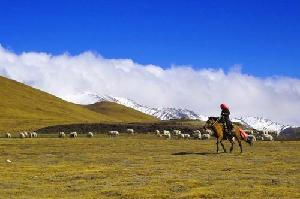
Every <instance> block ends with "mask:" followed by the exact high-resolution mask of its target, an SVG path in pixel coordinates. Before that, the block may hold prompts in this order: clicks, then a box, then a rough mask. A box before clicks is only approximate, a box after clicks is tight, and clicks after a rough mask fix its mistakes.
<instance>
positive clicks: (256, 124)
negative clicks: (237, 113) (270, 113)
mask: <svg viewBox="0 0 300 199" xmlns="http://www.w3.org/2000/svg"><path fill="white" fill-rule="evenodd" d="M236 121H238V122H240V123H242V124H247V125H249V126H250V127H252V128H254V129H257V130H260V131H276V132H281V131H282V130H284V129H286V128H290V127H292V126H290V125H284V124H279V123H277V122H273V121H272V120H269V119H265V118H262V117H252V116H248V117H240V118H236Z"/></svg>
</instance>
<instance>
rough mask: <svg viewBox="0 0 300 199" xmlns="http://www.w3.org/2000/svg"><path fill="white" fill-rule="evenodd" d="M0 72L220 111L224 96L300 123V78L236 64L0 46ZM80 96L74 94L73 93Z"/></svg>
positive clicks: (66, 87) (53, 88)
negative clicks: (246, 70)
mask: <svg viewBox="0 0 300 199" xmlns="http://www.w3.org/2000/svg"><path fill="white" fill-rule="evenodd" d="M0 75H2V76H6V77H8V78H11V79H15V80H17V81H20V82H24V83H26V84H29V85H31V86H33V87H36V88H39V89H41V90H44V91H46V92H49V93H52V94H54V95H56V96H59V97H61V98H64V99H70V96H75V95H77V94H78V93H82V92H91V93H100V94H108V95H113V96H119V97H127V98H130V99H133V100H135V101H137V102H139V103H141V104H145V105H148V106H153V107H181V108H188V109H191V110H194V111H195V112H197V113H200V114H205V115H218V114H219V112H220V110H219V104H220V103H222V102H226V103H228V104H229V105H230V107H231V112H232V114H233V116H247V115H254V116H263V117H266V118H270V119H272V120H275V121H279V122H283V123H288V124H294V125H299V124H300V117H299V114H300V80H299V79H293V78H290V77H268V78H258V77H255V76H250V75H247V74H243V73H241V66H239V65H235V66H234V67H233V69H232V70H230V72H229V73H225V72H224V71H223V70H222V69H219V70H215V69H211V68H206V69H194V68H192V67H191V66H172V67H171V68H168V69H163V68H161V67H160V66H154V65H140V64H137V63H134V62H133V61H132V60H130V59H105V58H103V57H101V56H100V55H97V54H94V53H91V52H85V53H82V54H79V55H76V56H71V55H68V54H62V55H58V56H53V55H50V54H46V53H37V52H29V53H22V54H16V53H14V52H10V51H8V50H7V49H4V48H2V47H1V46H0ZM73 99H74V102H76V100H77V99H76V97H74V98H73Z"/></svg>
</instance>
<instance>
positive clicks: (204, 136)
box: [155, 130, 212, 140]
mask: <svg viewBox="0 0 300 199" xmlns="http://www.w3.org/2000/svg"><path fill="white" fill-rule="evenodd" d="M155 134H156V136H158V137H165V138H166V139H171V137H175V138H177V139H191V138H193V139H199V140H201V139H202V140H207V139H209V138H210V137H211V134H212V132H211V131H209V130H207V131H204V132H203V133H201V131H200V130H195V131H193V132H192V133H191V134H188V133H182V132H181V131H180V130H173V131H171V132H170V131H167V130H163V131H162V132H160V131H159V130H156V131H155Z"/></svg>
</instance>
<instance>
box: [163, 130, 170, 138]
mask: <svg viewBox="0 0 300 199" xmlns="http://www.w3.org/2000/svg"><path fill="white" fill-rule="evenodd" d="M162 136H163V137H165V138H166V139H171V133H170V131H167V130H164V131H163V133H162Z"/></svg>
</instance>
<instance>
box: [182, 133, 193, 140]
mask: <svg viewBox="0 0 300 199" xmlns="http://www.w3.org/2000/svg"><path fill="white" fill-rule="evenodd" d="M190 137H191V136H190V134H187V133H182V134H180V138H182V139H189V138H190Z"/></svg>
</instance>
